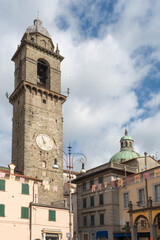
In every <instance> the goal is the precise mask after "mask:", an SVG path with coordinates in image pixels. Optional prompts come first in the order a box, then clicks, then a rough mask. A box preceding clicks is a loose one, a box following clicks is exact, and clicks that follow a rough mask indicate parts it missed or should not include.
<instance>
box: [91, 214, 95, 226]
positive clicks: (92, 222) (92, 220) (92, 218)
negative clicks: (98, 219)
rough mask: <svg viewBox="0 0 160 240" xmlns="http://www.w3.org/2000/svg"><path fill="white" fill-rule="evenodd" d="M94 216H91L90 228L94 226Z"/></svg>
mask: <svg viewBox="0 0 160 240" xmlns="http://www.w3.org/2000/svg"><path fill="white" fill-rule="evenodd" d="M94 224H95V223H94V215H91V226H94Z"/></svg>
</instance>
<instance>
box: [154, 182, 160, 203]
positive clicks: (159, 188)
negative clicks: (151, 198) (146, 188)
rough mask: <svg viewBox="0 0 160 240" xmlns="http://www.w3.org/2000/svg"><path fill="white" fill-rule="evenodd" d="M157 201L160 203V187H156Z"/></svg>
mask: <svg viewBox="0 0 160 240" xmlns="http://www.w3.org/2000/svg"><path fill="white" fill-rule="evenodd" d="M155 201H156V202H160V185H156V186H155Z"/></svg>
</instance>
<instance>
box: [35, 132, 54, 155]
mask: <svg viewBox="0 0 160 240" xmlns="http://www.w3.org/2000/svg"><path fill="white" fill-rule="evenodd" d="M36 143H37V145H38V147H39V148H41V149H42V150H44V151H50V150H51V149H52V148H53V140H52V139H51V138H50V137H49V136H48V135H46V134H39V135H38V136H37V137H36Z"/></svg>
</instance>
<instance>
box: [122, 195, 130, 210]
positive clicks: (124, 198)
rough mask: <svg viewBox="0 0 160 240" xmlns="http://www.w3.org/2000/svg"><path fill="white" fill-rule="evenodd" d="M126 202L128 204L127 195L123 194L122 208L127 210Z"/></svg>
mask: <svg viewBox="0 0 160 240" xmlns="http://www.w3.org/2000/svg"><path fill="white" fill-rule="evenodd" d="M128 202H129V194H128V193H123V206H124V208H128Z"/></svg>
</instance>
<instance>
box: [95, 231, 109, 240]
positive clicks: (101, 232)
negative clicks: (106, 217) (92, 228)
mask: <svg viewBox="0 0 160 240" xmlns="http://www.w3.org/2000/svg"><path fill="white" fill-rule="evenodd" d="M98 237H105V238H108V231H98V232H96V239H97V238H98Z"/></svg>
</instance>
